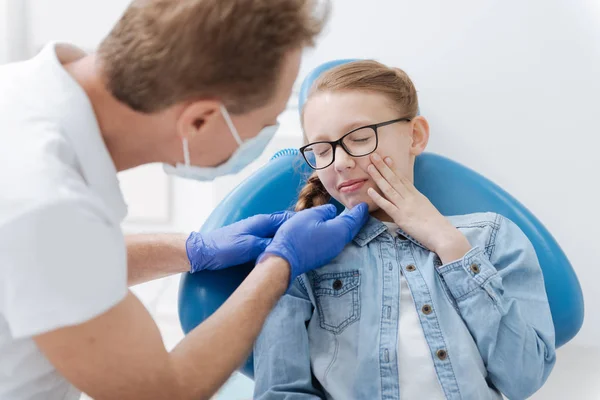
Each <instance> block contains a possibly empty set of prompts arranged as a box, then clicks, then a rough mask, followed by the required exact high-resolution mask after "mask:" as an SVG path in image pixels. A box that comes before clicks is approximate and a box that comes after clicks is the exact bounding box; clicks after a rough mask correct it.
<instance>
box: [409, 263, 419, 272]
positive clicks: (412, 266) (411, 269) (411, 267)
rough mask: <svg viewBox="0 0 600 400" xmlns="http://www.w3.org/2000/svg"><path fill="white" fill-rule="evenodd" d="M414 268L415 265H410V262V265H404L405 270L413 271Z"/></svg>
mask: <svg viewBox="0 0 600 400" xmlns="http://www.w3.org/2000/svg"><path fill="white" fill-rule="evenodd" d="M416 269H417V267H415V266H414V265H412V264H411V265H407V266H406V270H407V271H408V272H413V271H415V270H416Z"/></svg>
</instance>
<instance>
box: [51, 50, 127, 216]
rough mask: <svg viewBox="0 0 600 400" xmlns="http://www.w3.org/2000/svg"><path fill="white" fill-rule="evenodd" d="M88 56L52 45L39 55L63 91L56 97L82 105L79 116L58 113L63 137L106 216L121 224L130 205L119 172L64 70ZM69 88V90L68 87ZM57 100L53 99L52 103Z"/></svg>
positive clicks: (81, 93) (84, 97) (87, 104)
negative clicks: (67, 141)
mask: <svg viewBox="0 0 600 400" xmlns="http://www.w3.org/2000/svg"><path fill="white" fill-rule="evenodd" d="M84 56H85V53H84V52H83V51H82V50H80V49H78V48H76V47H74V46H71V45H66V44H58V43H51V44H49V45H47V46H46V47H45V48H44V50H42V52H41V53H40V57H42V58H43V59H44V60H46V61H45V63H47V64H50V66H51V71H49V72H50V73H51V74H52V75H53V78H54V79H55V80H56V81H57V82H58V83H59V85H60V86H62V88H61V87H57V88H56V90H61V89H62V91H61V92H58V93H57V96H61V97H62V98H61V99H59V102H63V101H64V102H65V103H64V104H71V105H72V104H80V106H79V107H78V109H77V112H73V110H71V109H69V107H58V110H57V111H56V112H57V113H58V115H57V117H58V118H59V121H60V127H61V128H62V130H63V132H62V133H63V134H64V135H65V137H66V138H67V139H68V140H69V143H70V144H71V146H72V147H73V149H74V151H75V153H76V155H77V158H78V161H79V164H80V166H81V171H80V172H81V174H82V176H83V178H84V179H85V181H86V183H87V186H88V187H89V188H90V189H91V190H92V191H93V192H94V193H95V194H96V195H98V196H99V197H100V198H101V199H102V201H103V203H104V204H105V206H106V209H107V212H108V213H109V214H110V215H111V216H112V218H114V220H115V221H117V222H118V223H121V222H122V221H123V219H124V218H125V216H126V215H127V205H126V203H125V200H124V198H123V194H122V192H121V188H120V185H119V180H118V178H117V169H116V168H115V164H114V162H113V160H112V157H111V156H110V153H109V152H108V149H107V147H106V144H105V143H104V139H103V138H102V133H101V131H100V127H99V126H98V121H97V119H96V114H95V113H94V109H93V107H92V104H91V102H90V100H89V98H88V96H87V94H86V93H85V91H84V90H83V88H82V87H81V86H80V85H79V84H78V83H77V82H76V81H75V80H74V79H73V77H72V76H71V75H70V74H69V73H68V72H67V71H66V70H65V69H64V67H63V64H64V63H67V62H72V61H75V60H77V59H80V58H82V57H84ZM66 85H68V86H69V87H68V90H65V87H64V86H66ZM53 100H54V99H53Z"/></svg>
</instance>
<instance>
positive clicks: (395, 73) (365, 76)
mask: <svg viewBox="0 0 600 400" xmlns="http://www.w3.org/2000/svg"><path fill="white" fill-rule="evenodd" d="M339 91H363V92H370V93H379V94H382V95H384V96H385V97H387V99H388V101H389V103H390V106H391V107H392V108H393V109H394V110H396V111H397V112H398V116H397V117H396V118H410V119H412V118H414V117H415V116H416V115H417V113H418V111H419V100H418V98H417V91H416V89H415V86H414V85H413V83H412V81H411V80H410V78H409V77H408V75H407V74H406V73H405V72H404V71H402V70H401V69H399V68H390V67H387V66H385V65H383V64H381V63H379V62H377V61H373V60H365V61H354V62H350V63H347V64H342V65H340V66H338V67H335V68H332V69H330V70H328V71H326V72H324V73H323V74H322V75H321V76H320V77H319V78H318V79H317V80H316V81H315V83H314V84H313V85H312V87H311V89H310V92H309V94H308V97H307V100H306V102H305V105H306V103H308V102H309V101H310V98H311V97H312V96H314V95H315V94H317V93H321V92H339ZM302 119H304V111H303V112H302ZM303 125H304V124H303ZM304 143H305V144H306V143H308V139H307V138H306V134H304ZM330 199H331V195H330V194H329V193H327V190H325V187H324V186H323V183H321V180H320V179H319V177H318V176H317V172H316V171H315V172H314V173H313V174H312V175H310V177H309V178H308V181H307V182H306V185H305V186H304V187H303V188H302V190H301V191H300V194H299V195H298V202H297V203H296V207H295V209H296V211H300V210H304V209H306V208H311V207H315V206H319V205H322V204H327V202H329V200H330Z"/></svg>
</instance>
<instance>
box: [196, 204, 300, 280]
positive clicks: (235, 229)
mask: <svg viewBox="0 0 600 400" xmlns="http://www.w3.org/2000/svg"><path fill="white" fill-rule="evenodd" d="M294 214H295V213H294V212H292V211H283V212H278V213H273V214H259V215H255V216H253V217H250V218H247V219H244V220H241V221H238V222H236V223H234V224H231V225H228V226H225V227H222V228H219V229H216V230H214V231H212V232H208V233H200V232H192V233H191V234H190V236H189V237H188V239H187V242H186V250H187V256H188V259H189V260H190V265H191V272H198V271H202V270H216V269H223V268H227V267H231V266H234V265H239V264H244V263H247V262H249V261H253V260H256V258H257V257H258V256H259V255H260V254H261V253H262V252H263V251H264V250H265V248H266V247H267V245H268V244H269V243H271V240H272V238H273V235H275V232H277V229H279V227H280V226H281V225H282V224H283V223H284V222H285V221H287V220H288V219H289V218H290V217H291V216H292V215H294Z"/></svg>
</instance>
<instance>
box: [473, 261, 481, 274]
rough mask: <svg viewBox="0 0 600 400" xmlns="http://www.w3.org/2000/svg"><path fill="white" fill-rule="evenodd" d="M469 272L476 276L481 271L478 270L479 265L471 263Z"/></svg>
mask: <svg viewBox="0 0 600 400" xmlns="http://www.w3.org/2000/svg"><path fill="white" fill-rule="evenodd" d="M471 271H472V272H473V273H474V274H476V275H477V274H478V273H479V272H481V269H479V265H477V264H475V263H473V264H471Z"/></svg>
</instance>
